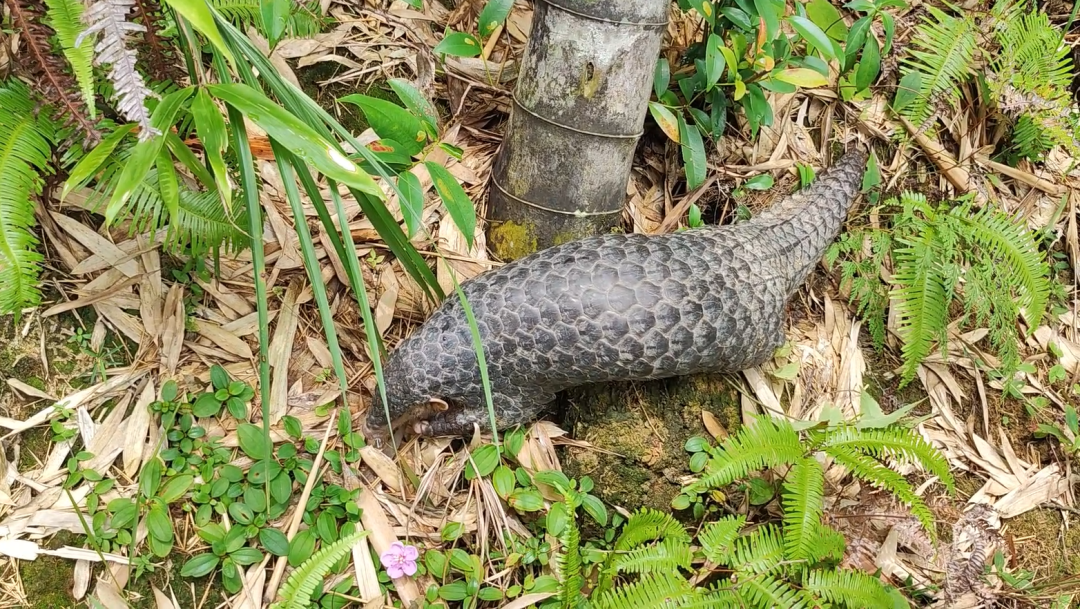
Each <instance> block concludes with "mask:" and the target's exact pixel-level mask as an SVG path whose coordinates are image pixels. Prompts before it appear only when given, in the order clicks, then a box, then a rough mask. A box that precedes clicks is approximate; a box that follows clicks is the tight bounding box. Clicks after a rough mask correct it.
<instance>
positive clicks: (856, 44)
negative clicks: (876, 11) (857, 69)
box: [843, 17, 870, 72]
mask: <svg viewBox="0 0 1080 609" xmlns="http://www.w3.org/2000/svg"><path fill="white" fill-rule="evenodd" d="M869 31H870V18H869V17H861V18H859V19H857V20H856V21H855V23H853V24H851V29H850V30H848V39H847V50H846V51H845V52H844V70H843V71H844V72H846V71H847V70H850V69H851V68H852V66H854V65H855V58H856V57H858V55H859V50H860V49H862V48H863V45H864V44H865V43H866V37H867V34H868V32H869Z"/></svg>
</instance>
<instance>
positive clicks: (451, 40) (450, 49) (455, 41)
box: [431, 32, 483, 57]
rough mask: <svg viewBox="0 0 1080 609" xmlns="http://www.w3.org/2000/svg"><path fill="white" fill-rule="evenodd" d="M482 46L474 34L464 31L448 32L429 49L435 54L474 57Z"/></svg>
mask: <svg viewBox="0 0 1080 609" xmlns="http://www.w3.org/2000/svg"><path fill="white" fill-rule="evenodd" d="M482 50H483V48H482V47H481V45H480V41H479V40H477V39H476V36H473V35H472V34H469V33H466V32H450V33H449V34H447V35H446V37H445V38H443V39H442V40H440V41H439V44H437V45H435V48H434V49H431V52H432V53H435V54H436V55H453V56H455V57H476V56H477V55H479V54H480V51H482Z"/></svg>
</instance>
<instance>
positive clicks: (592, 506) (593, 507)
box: [581, 493, 608, 527]
mask: <svg viewBox="0 0 1080 609" xmlns="http://www.w3.org/2000/svg"><path fill="white" fill-rule="evenodd" d="M581 507H582V509H584V510H585V513H586V514H588V515H589V516H592V518H593V520H595V521H596V522H597V524H599V525H600V526H602V527H605V526H607V520H608V514H607V508H606V507H604V502H603V501H600V499H599V498H598V497H596V496H594V495H589V494H587V493H586V494H584V495H582V496H581Z"/></svg>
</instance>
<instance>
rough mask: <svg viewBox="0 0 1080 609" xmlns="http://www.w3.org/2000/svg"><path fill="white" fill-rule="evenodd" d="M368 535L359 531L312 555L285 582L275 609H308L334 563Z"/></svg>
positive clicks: (363, 531) (274, 606)
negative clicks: (318, 587) (316, 590)
mask: <svg viewBox="0 0 1080 609" xmlns="http://www.w3.org/2000/svg"><path fill="white" fill-rule="evenodd" d="M367 534H368V532H367V531H365V530H363V529H361V530H358V531H356V532H355V533H353V534H352V535H346V536H345V537H342V538H341V539H339V540H337V541H335V542H334V543H332V544H330V545H328V546H326V547H324V548H322V549H321V550H319V551H318V552H316V553H315V554H313V555H311V557H310V558H308V559H307V560H305V561H304V562H303V563H301V565H300V566H299V567H297V568H296V570H295V571H293V572H292V574H291V575H289V579H287V580H285V583H284V584H283V585H282V586H281V593H280V595H281V600H280V601H278V602H276V603H274V605H273V609H308V607H310V606H311V594H312V593H313V592H314V591H315V587H316V586H318V585H319V582H321V581H322V580H323V578H324V577H326V574H327V573H328V572H329V571H330V568H331V567H333V566H334V563H336V562H337V561H338V560H340V559H341V557H343V556H345V554H347V553H348V552H349V551H350V550H352V547H353V546H354V545H355V544H356V542H358V541H360V538H361V537H363V536H365V535H367Z"/></svg>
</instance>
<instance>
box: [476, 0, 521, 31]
mask: <svg viewBox="0 0 1080 609" xmlns="http://www.w3.org/2000/svg"><path fill="white" fill-rule="evenodd" d="M512 8H514V0H488V2H487V4H485V5H484V10H482V11H480V16H479V17H477V18H476V29H477V30H479V31H480V35H481V36H484V37H487V36H488V35H489V34H491V33H492V32H494V31H495V28H497V27H499V26H500V25H502V23H503V22H504V21H506V18H507V16H509V15H510V10H511V9H512Z"/></svg>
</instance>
